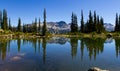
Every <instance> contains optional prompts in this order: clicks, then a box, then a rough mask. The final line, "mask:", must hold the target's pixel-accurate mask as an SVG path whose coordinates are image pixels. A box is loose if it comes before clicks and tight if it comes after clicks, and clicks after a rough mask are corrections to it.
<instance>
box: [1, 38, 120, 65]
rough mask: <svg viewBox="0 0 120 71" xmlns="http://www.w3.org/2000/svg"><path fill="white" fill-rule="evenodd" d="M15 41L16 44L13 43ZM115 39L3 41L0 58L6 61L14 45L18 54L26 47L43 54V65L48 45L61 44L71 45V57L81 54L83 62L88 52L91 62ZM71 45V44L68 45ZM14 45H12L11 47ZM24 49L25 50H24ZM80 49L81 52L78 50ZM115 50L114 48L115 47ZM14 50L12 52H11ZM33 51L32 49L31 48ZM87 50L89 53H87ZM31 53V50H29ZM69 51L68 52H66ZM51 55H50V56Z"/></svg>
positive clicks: (116, 42) (119, 51)
mask: <svg viewBox="0 0 120 71" xmlns="http://www.w3.org/2000/svg"><path fill="white" fill-rule="evenodd" d="M13 41H14V43H13ZM119 41H120V38H117V39H115V46H116V49H115V51H116V57H118V55H119V54H120V44H119ZM78 42H80V43H78ZM112 42H113V39H111V38H110V39H101V38H62V37H54V38H39V39H16V40H1V41H0V58H1V59H2V60H5V59H6V56H7V53H8V52H9V53H12V52H13V47H15V46H13V45H17V46H16V47H17V50H18V53H19V52H21V51H22V50H21V49H25V46H26V45H27V47H32V48H33V49H34V50H32V51H34V53H35V54H36V53H39V54H40V53H42V59H43V63H44V64H45V62H46V57H47V54H46V53H47V51H46V50H47V44H49V45H53V44H52V43H54V44H61V45H57V46H58V47H59V46H63V45H67V46H68V45H70V46H71V47H69V48H70V49H71V51H70V52H71V57H72V58H74V57H76V56H77V53H78V51H79V52H80V53H81V55H80V56H81V57H80V58H81V60H82V59H83V57H84V53H85V52H87V53H88V56H89V59H90V60H91V59H92V57H93V58H94V60H96V56H97V55H99V54H101V53H102V52H103V51H104V43H112ZM66 43H70V44H66ZM11 44H12V45H11ZM23 47H24V48H23ZM78 48H79V50H78ZM113 48H114V47H113ZM11 49H12V50H11ZM30 49H31V48H30ZM86 50H87V51H86ZM28 51H29V49H28ZM66 51H68V50H66ZM48 55H49V54H48Z"/></svg>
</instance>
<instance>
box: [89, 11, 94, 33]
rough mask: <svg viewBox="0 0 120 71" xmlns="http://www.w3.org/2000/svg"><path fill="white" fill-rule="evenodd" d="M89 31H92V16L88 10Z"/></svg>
mask: <svg viewBox="0 0 120 71" xmlns="http://www.w3.org/2000/svg"><path fill="white" fill-rule="evenodd" d="M88 29H89V33H90V32H93V17H92V13H91V11H90V12H89V25H88Z"/></svg>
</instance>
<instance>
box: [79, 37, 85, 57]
mask: <svg viewBox="0 0 120 71" xmlns="http://www.w3.org/2000/svg"><path fill="white" fill-rule="evenodd" d="M80 50H81V59H83V55H84V40H83V39H81V43H80Z"/></svg>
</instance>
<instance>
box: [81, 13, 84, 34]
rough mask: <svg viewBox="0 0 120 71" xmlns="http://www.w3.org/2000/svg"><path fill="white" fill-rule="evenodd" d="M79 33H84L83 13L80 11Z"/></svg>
mask: <svg viewBox="0 0 120 71" xmlns="http://www.w3.org/2000/svg"><path fill="white" fill-rule="evenodd" d="M81 32H82V33H83V32H84V18H83V11H81Z"/></svg>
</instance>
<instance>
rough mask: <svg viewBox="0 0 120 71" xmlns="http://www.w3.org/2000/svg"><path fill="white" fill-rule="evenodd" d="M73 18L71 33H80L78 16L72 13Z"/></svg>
mask: <svg viewBox="0 0 120 71" xmlns="http://www.w3.org/2000/svg"><path fill="white" fill-rule="evenodd" d="M71 18H72V19H71V32H72V33H73V32H78V24H77V16H76V15H75V14H73V13H72V17H71Z"/></svg>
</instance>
